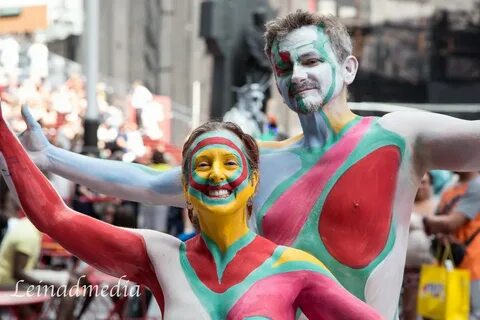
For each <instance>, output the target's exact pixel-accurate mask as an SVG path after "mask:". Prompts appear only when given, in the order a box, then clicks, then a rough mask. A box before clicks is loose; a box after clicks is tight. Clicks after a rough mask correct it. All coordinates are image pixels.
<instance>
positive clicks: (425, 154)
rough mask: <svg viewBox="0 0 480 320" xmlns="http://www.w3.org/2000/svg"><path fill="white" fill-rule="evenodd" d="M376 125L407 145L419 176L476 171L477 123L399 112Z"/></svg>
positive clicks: (479, 159)
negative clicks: (437, 171)
mask: <svg viewBox="0 0 480 320" xmlns="http://www.w3.org/2000/svg"><path fill="white" fill-rule="evenodd" d="M379 123H380V124H381V125H382V126H383V127H384V128H385V129H388V130H391V131H394V132H396V133H398V134H400V135H401V136H403V137H404V138H406V139H407V140H408V141H409V143H410V145H411V147H412V153H413V154H412V158H413V159H414V162H415V165H416V166H417V168H418V169H420V170H421V171H419V172H425V171H426V170H430V169H446V170H457V171H475V170H480V121H467V120H461V119H457V118H453V117H450V116H446V115H441V114H437V113H431V112H419V111H399V112H392V113H390V114H387V115H385V116H384V117H382V119H381V120H380V122H379ZM422 174H423V173H422Z"/></svg>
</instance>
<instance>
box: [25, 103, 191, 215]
mask: <svg viewBox="0 0 480 320" xmlns="http://www.w3.org/2000/svg"><path fill="white" fill-rule="evenodd" d="M22 115H23V118H24V120H25V122H26V123H27V130H26V131H25V132H24V133H23V134H22V135H21V136H20V141H21V142H22V144H23V146H24V147H25V149H26V150H27V151H28V153H29V155H30V156H31V158H32V159H33V161H34V162H35V164H37V165H38V166H39V167H40V168H42V169H44V170H48V171H51V172H53V173H55V174H58V175H60V176H62V177H64V178H66V179H69V180H72V181H74V182H76V183H79V184H81V185H84V186H87V187H89V188H90V189H92V190H95V191H97V192H100V193H103V194H107V195H113V196H116V197H119V198H122V199H127V200H132V201H137V202H142V203H150V204H159V205H168V206H176V207H184V206H185V200H184V198H183V193H182V185H181V170H180V168H174V169H171V170H169V171H163V172H158V171H155V170H153V169H150V168H148V167H146V166H142V165H138V164H129V163H125V162H121V161H111V160H103V159H96V158H92V157H87V156H83V155H80V154H77V153H74V152H70V151H67V150H64V149H61V148H58V147H55V146H54V145H52V144H50V143H49V142H48V140H47V138H46V137H45V136H44V135H43V132H42V128H41V127H40V125H39V124H38V123H37V122H36V121H35V119H34V118H33V117H32V115H31V114H30V112H29V111H28V108H26V107H23V108H22Z"/></svg>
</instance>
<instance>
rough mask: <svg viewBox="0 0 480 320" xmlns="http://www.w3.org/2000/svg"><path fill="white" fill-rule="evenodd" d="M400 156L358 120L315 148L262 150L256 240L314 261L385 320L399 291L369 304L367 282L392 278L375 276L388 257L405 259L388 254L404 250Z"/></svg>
mask: <svg viewBox="0 0 480 320" xmlns="http://www.w3.org/2000/svg"><path fill="white" fill-rule="evenodd" d="M405 149H406V148H405V141H404V139H403V138H401V137H400V136H399V135H397V134H395V133H393V132H391V131H388V130H386V129H384V128H383V127H382V126H381V125H380V124H379V123H378V119H376V118H357V119H355V120H353V121H352V122H351V123H349V124H348V125H347V126H346V127H345V128H343V129H342V131H340V132H339V133H338V134H337V135H336V136H335V137H330V139H328V140H327V141H326V143H325V144H324V145H323V146H322V147H319V148H317V149H314V148H312V149H310V150H308V151H306V150H305V148H302V147H301V145H300V144H297V145H292V146H291V147H287V148H282V149H279V150H267V152H265V153H264V154H263V157H262V158H261V170H260V172H261V178H260V188H259V191H258V195H257V197H256V202H255V206H254V208H255V211H256V216H255V219H256V220H255V223H256V226H257V228H258V231H259V233H260V234H262V235H263V236H265V237H266V238H268V239H270V240H272V241H273V242H275V243H278V244H282V245H287V246H292V247H295V248H299V249H302V250H305V251H307V252H309V253H311V254H313V255H314V256H315V257H316V258H318V259H319V260H320V261H322V262H323V263H324V264H325V265H326V266H327V268H329V270H330V271H331V272H332V273H333V274H334V275H335V277H336V278H337V279H338V280H339V281H340V283H341V284H342V285H343V286H344V287H345V288H347V289H348V290H349V291H350V292H352V293H353V294H355V295H356V296H357V297H359V298H360V299H362V300H364V301H367V302H368V303H370V304H372V305H375V306H376V307H377V309H379V310H381V311H384V312H383V314H384V315H386V314H388V315H390V314H392V311H391V310H392V308H393V313H394V312H395V309H396V304H397V300H396V298H395V297H398V292H396V291H398V290H397V289H396V288H395V289H393V291H392V292H393V294H392V295H389V294H386V295H387V296H388V297H389V299H390V300H392V302H384V301H375V299H376V297H369V296H368V294H369V292H368V291H369V290H368V286H369V283H368V282H372V281H373V282H375V279H374V278H379V279H383V280H386V278H385V276H386V273H385V272H395V271H394V270H389V271H386V270H385V271H383V270H382V271H381V274H380V275H378V274H375V273H378V271H377V272H375V270H376V269H379V268H378V267H379V266H381V265H382V264H383V263H384V262H385V260H386V259H387V257H389V256H392V255H393V256H395V259H397V261H403V260H402V259H404V251H403V254H398V253H397V252H396V250H394V249H395V248H394V247H403V246H404V240H403V239H400V241H399V239H397V237H398V234H399V232H398V231H399V230H397V229H398V228H399V226H398V222H399V221H398V219H397V216H396V214H395V212H396V211H398V208H396V207H395V203H396V199H395V198H396V192H397V191H398V189H399V183H401V182H400V181H401V180H402V179H401V177H399V175H402V172H403V171H404V169H403V170H402V169H401V167H402V161H404V159H405V158H406V157H405ZM403 166H405V165H403ZM412 202H413V199H412ZM412 202H411V203H412ZM410 206H411V205H410ZM404 207H408V205H407V206H404ZM404 210H406V208H405V209H404V208H401V211H404ZM285 221H288V223H285ZM400 224H401V226H400V228H399V229H400V238H403V233H405V230H406V228H405V227H403V224H404V223H403V222H402V223H400ZM401 250H402V249H400V252H402V251H401ZM398 259H400V260H398ZM397 269H399V270H397V271H398V272H399V273H400V274H401V270H400V269H401V268H398V267H397ZM400 280H401V277H400ZM396 281H399V280H397V279H396ZM370 285H371V284H370ZM373 286H376V284H373ZM398 288H399V287H398ZM387 290H388V289H387ZM380 300H381V299H380ZM376 304H377V305H376ZM378 304H383V305H381V306H379V305H378ZM385 304H386V305H385ZM382 309H384V310H382ZM387 309H388V310H389V311H387ZM389 317H390V318H391V317H393V315H391V316H389Z"/></svg>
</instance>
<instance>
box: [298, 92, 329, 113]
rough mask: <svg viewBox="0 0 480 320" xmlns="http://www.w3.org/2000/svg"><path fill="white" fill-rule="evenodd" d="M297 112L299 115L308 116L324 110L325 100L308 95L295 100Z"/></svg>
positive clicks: (317, 96)
mask: <svg viewBox="0 0 480 320" xmlns="http://www.w3.org/2000/svg"><path fill="white" fill-rule="evenodd" d="M294 101H295V102H294V103H295V110H296V111H297V112H298V113H302V114H307V113H312V112H317V111H318V110H320V109H322V105H323V99H322V98H321V97H320V96H319V95H308V96H306V97H299V98H298V99H295V100H294Z"/></svg>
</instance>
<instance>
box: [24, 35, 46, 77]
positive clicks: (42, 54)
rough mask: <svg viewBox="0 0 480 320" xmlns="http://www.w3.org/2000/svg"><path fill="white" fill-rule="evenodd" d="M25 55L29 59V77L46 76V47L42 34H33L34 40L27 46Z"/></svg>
mask: <svg viewBox="0 0 480 320" xmlns="http://www.w3.org/2000/svg"><path fill="white" fill-rule="evenodd" d="M27 55H28V58H29V59H30V77H33V78H38V79H42V78H46V77H47V76H48V48H47V46H46V45H45V36H44V35H43V34H41V33H37V34H36V35H35V42H34V43H32V44H31V45H30V47H29V48H28V52H27Z"/></svg>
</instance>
